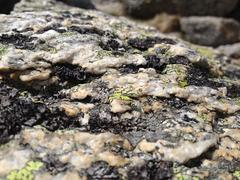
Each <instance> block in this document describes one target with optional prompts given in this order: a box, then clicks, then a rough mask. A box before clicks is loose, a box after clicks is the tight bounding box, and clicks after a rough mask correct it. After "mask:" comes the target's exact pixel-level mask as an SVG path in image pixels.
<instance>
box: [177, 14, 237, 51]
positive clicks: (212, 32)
mask: <svg viewBox="0 0 240 180" xmlns="http://www.w3.org/2000/svg"><path fill="white" fill-rule="evenodd" d="M181 31H182V32H183V33H184V36H185V38H186V39H187V40H189V41H191V42H193V43H196V44H200V45H206V46H219V45H223V44H232V43H235V42H238V41H240V23H238V22H237V21H235V20H233V19H224V18H216V17H186V18H182V19H181Z"/></svg>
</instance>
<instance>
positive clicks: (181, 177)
mask: <svg viewBox="0 0 240 180" xmlns="http://www.w3.org/2000/svg"><path fill="white" fill-rule="evenodd" d="M175 177H176V179H177V180H200V178H199V177H197V176H190V175H185V174H182V173H178V174H176V175H175Z"/></svg>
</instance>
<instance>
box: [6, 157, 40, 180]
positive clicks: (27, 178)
mask: <svg viewBox="0 0 240 180" xmlns="http://www.w3.org/2000/svg"><path fill="white" fill-rule="evenodd" d="M42 166H43V163H42V162H40V161H30V162H28V163H27V165H26V166H25V167H24V168H22V169H20V170H13V171H12V172H11V173H10V174H9V175H8V176H7V180H33V179H34V172H36V171H38V170H40V169H41V167H42Z"/></svg>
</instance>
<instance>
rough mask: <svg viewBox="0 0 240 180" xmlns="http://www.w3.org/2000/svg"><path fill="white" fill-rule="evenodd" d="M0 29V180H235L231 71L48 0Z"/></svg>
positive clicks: (237, 68) (224, 62) (17, 13)
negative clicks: (21, 179) (232, 179)
mask: <svg viewBox="0 0 240 180" xmlns="http://www.w3.org/2000/svg"><path fill="white" fill-rule="evenodd" d="M0 25H1V29H0V58H1V59H0V72H1V80H0V101H1V104H0V143H1V146H0V178H6V177H7V178H8V179H14V178H15V179H16V177H21V178H25V179H26V176H27V177H28V178H29V177H31V178H33V177H35V179H149V180H150V179H156V180H157V179H220V178H222V179H231V178H239V177H238V174H239V168H240V163H239V162H240V159H239V157H240V114H239V111H240V103H239V102H240V101H239V97H240V91H239V89H240V88H239V87H240V82H239V77H240V65H239V62H236V61H233V60H232V59H231V58H229V57H225V56H223V55H222V54H220V53H219V52H217V51H215V50H213V49H211V48H206V47H201V46H195V45H193V44H190V43H187V42H185V41H183V40H181V39H176V38H172V37H168V36H165V35H163V34H161V33H159V32H158V31H156V30H155V29H153V28H150V27H147V26H142V25H139V24H137V23H134V22H132V21H129V20H127V19H125V18H115V17H112V16H109V15H106V14H103V13H101V12H98V11H93V10H83V9H78V8H72V7H69V6H67V5H65V4H63V3H61V2H56V1H55V0H42V1H35V0H22V1H21V3H19V4H18V5H17V6H16V7H15V10H14V12H12V13H11V15H0ZM233 67H234V68H233Z"/></svg>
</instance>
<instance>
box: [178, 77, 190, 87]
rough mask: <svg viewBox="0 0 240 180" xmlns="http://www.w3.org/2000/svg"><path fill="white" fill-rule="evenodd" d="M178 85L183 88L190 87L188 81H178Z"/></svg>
mask: <svg viewBox="0 0 240 180" xmlns="http://www.w3.org/2000/svg"><path fill="white" fill-rule="evenodd" d="M178 85H179V87H181V88H185V87H187V86H188V81H187V80H186V79H181V80H179V81H178Z"/></svg>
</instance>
